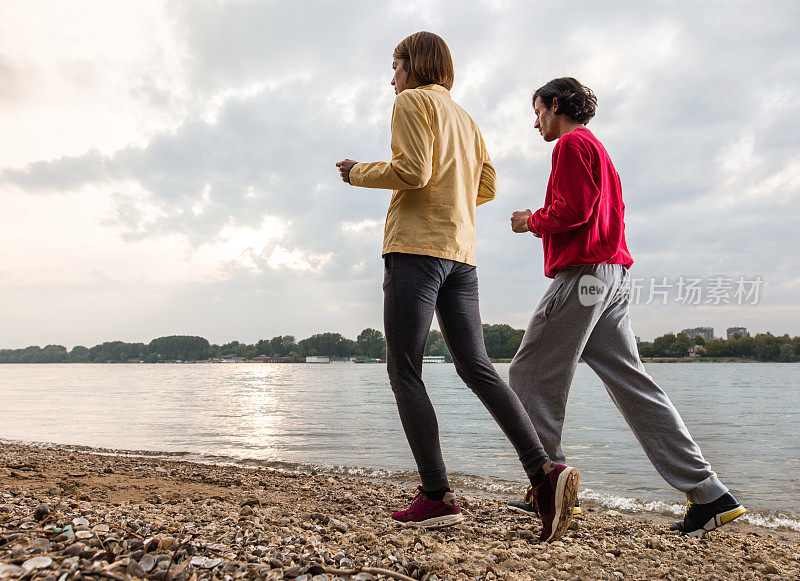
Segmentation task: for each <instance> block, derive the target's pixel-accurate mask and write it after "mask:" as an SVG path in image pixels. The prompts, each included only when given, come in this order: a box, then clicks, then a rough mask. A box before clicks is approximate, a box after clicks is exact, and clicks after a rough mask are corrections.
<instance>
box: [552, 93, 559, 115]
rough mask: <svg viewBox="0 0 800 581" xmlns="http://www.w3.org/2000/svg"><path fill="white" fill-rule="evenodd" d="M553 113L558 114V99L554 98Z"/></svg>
mask: <svg viewBox="0 0 800 581" xmlns="http://www.w3.org/2000/svg"><path fill="white" fill-rule="evenodd" d="M553 113H556V114H558V97H553Z"/></svg>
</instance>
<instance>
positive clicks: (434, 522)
mask: <svg viewBox="0 0 800 581" xmlns="http://www.w3.org/2000/svg"><path fill="white" fill-rule="evenodd" d="M463 521H464V515H463V514H461V513H458V514H446V515H444V516H436V517H433V518H428V519H425V520H421V521H419V522H413V521H409V522H399V521H395V522H398V523H399V524H400V525H401V526H402V527H403V528H409V527H421V528H424V529H442V528H444V527H451V526H453V525H457V524H458V523H460V522H463Z"/></svg>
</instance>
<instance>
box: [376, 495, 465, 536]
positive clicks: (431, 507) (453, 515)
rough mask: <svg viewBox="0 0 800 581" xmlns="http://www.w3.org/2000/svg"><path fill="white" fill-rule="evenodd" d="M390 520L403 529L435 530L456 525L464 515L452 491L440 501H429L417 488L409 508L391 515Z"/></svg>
mask: <svg viewBox="0 0 800 581" xmlns="http://www.w3.org/2000/svg"><path fill="white" fill-rule="evenodd" d="M392 518H393V519H394V520H396V521H397V522H399V523H400V524H402V525H403V526H404V527H424V528H426V529H436V528H441V527H449V526H450V525H454V524H458V523H460V522H461V521H463V520H464V515H462V514H461V506H460V505H459V504H458V499H457V498H456V495H455V494H453V491H452V490H451V491H450V492H448V493H446V494H445V495H444V498H443V499H442V500H431V499H430V498H428V497H427V496H425V492H424V491H423V490H422V486H417V495H416V496H415V497H414V500H413V501H412V502H411V506H409V507H408V508H407V509H405V510H401V511H399V512H395V513H392Z"/></svg>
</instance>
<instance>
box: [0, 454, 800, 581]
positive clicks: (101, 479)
mask: <svg viewBox="0 0 800 581" xmlns="http://www.w3.org/2000/svg"><path fill="white" fill-rule="evenodd" d="M521 490H522V487H521ZM413 492H414V491H413V487H409V486H408V485H407V484H406V485H398V484H395V483H392V482H387V481H382V480H373V479H366V478H353V477H348V476H341V475H331V474H325V473H315V472H300V471H297V472H291V471H282V470H275V469H268V468H251V467H242V466H231V465H214V464H201V463H194V462H187V461H180V460H169V459H164V458H161V457H157V456H152V455H147V453H133V452H131V453H125V452H112V451H98V450H92V449H84V448H79V447H70V446H59V445H26V444H19V443H3V444H0V493H1V494H2V496H0V579H31V580H39V581H68V580H73V579H116V580H122V579H153V580H158V581H167V580H178V581H183V580H195V579H225V580H228V579H230V580H234V579H296V580H297V581H333V580H335V579H353V580H357V581H368V580H373V579H403V580H407V579H419V580H423V581H435V580H444V579H454V580H462V579H486V580H492V579H509V580H529V579H546V580H551V579H686V580H688V579H790V578H791V579H793V578H798V576H800V534H798V533H797V532H796V531H791V530H780V529H764V528H759V527H755V526H752V525H748V524H746V523H742V524H739V522H738V521H737V522H734V523H732V524H731V525H729V526H727V527H725V528H724V529H721V530H718V531H714V532H712V533H709V534H707V535H705V536H704V537H702V538H699V539H692V538H686V537H683V536H680V535H679V534H678V533H676V532H673V531H669V530H668V525H669V523H670V522H672V521H673V520H674V516H668V515H659V514H656V513H647V514H642V513H631V514H627V513H621V512H618V511H614V510H607V509H604V508H603V507H600V506H597V505H592V504H590V503H587V502H584V503H583V504H584V506H583V508H584V514H583V515H581V516H579V517H575V518H574V519H573V522H572V523H571V525H570V529H569V530H568V531H567V534H566V535H565V536H564V537H562V538H561V539H560V540H558V541H555V542H553V543H540V542H539V541H538V533H539V523H538V520H535V519H532V518H530V517H526V516H521V515H517V514H516V513H513V512H510V511H508V509H507V508H506V506H505V504H506V501H507V500H508V498H505V497H502V498H501V497H487V496H477V495H476V496H472V495H470V494H459V499H460V501H461V504H462V507H463V511H464V515H465V517H466V520H465V522H464V523H462V524H459V525H457V526H454V527H449V528H445V529H440V530H421V529H411V528H405V529H404V528H400V527H399V526H398V525H396V524H395V523H393V522H392V521H391V520H390V519H389V518H388V516H389V514H390V513H391V511H392V510H397V509H399V508H405V507H406V506H407V504H408V503H409V501H410V500H411V497H412V495H413ZM456 492H457V493H458V492H459V491H456ZM742 500H743V501H744V502H745V506H746V499H742Z"/></svg>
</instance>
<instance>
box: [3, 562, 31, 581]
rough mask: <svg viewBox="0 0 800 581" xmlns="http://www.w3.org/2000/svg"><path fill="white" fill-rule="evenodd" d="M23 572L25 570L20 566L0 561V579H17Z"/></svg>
mask: <svg viewBox="0 0 800 581" xmlns="http://www.w3.org/2000/svg"><path fill="white" fill-rule="evenodd" d="M25 573H26V571H24V570H23V569H22V567H17V566H16V565H7V564H5V563H0V579H18V578H19V577H22V576H23V575H24V574H25Z"/></svg>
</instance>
